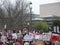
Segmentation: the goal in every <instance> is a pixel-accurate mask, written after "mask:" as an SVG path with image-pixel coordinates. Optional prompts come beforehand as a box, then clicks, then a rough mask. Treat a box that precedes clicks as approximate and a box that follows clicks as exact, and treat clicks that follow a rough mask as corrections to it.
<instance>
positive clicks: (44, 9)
mask: <svg viewBox="0 0 60 45" xmlns="http://www.w3.org/2000/svg"><path fill="white" fill-rule="evenodd" d="M40 17H41V18H43V19H44V20H43V21H45V22H47V24H48V25H49V26H50V27H51V26H52V24H53V22H52V21H53V20H56V19H58V20H60V2H56V3H49V4H42V5H40Z"/></svg>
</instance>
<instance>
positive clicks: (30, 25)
mask: <svg viewBox="0 0 60 45" xmlns="http://www.w3.org/2000/svg"><path fill="white" fill-rule="evenodd" d="M31 5H32V2H30V3H29V8H30V23H29V30H31V29H32V7H31Z"/></svg>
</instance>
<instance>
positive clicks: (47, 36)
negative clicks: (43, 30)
mask: <svg viewBox="0 0 60 45" xmlns="http://www.w3.org/2000/svg"><path fill="white" fill-rule="evenodd" d="M50 37H51V35H50V34H48V33H47V34H44V35H43V36H42V39H43V41H50Z"/></svg>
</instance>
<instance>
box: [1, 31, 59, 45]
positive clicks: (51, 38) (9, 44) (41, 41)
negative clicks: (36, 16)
mask: <svg viewBox="0 0 60 45" xmlns="http://www.w3.org/2000/svg"><path fill="white" fill-rule="evenodd" d="M0 45H60V36H59V34H52V33H42V34H41V33H39V32H35V31H33V32H28V31H24V33H23V32H21V31H15V30H0Z"/></svg>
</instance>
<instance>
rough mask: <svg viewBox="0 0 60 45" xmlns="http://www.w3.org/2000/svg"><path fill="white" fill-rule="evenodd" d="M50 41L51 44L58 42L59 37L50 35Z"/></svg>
mask: <svg viewBox="0 0 60 45" xmlns="http://www.w3.org/2000/svg"><path fill="white" fill-rule="evenodd" d="M51 41H52V42H56V41H59V35H58V34H52V35H51Z"/></svg>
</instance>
